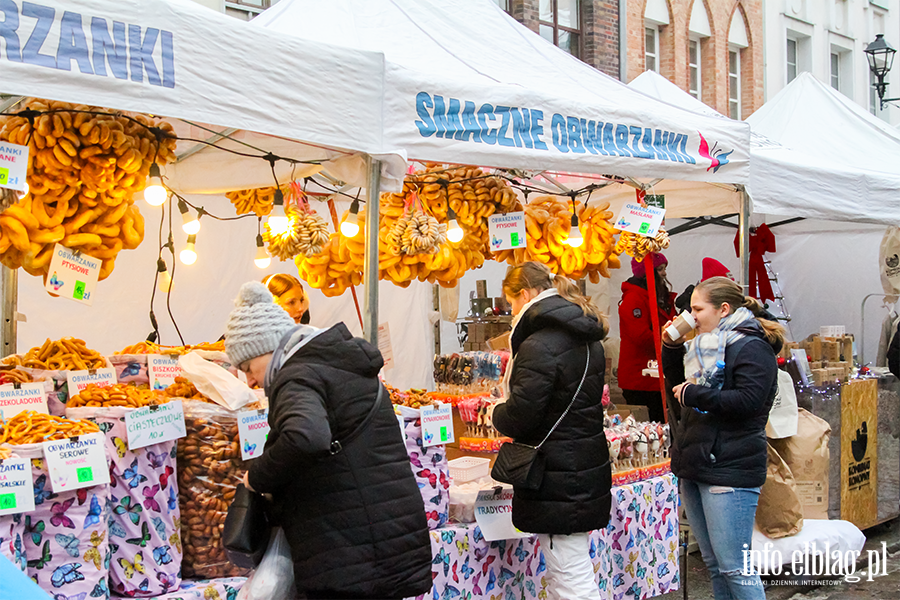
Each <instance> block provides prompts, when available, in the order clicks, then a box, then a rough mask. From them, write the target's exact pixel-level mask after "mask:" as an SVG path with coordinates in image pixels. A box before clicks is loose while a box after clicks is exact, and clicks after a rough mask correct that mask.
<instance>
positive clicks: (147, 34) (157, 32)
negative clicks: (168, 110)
mask: <svg viewBox="0 0 900 600" xmlns="http://www.w3.org/2000/svg"><path fill="white" fill-rule="evenodd" d="M0 15H2V16H3V20H2V21H0V40H2V42H0V50H2V52H0V59H6V60H8V61H10V62H18V63H26V64H31V65H35V66H39V67H46V68H49V69H56V70H59V71H71V70H73V69H78V70H79V71H80V72H81V73H84V74H86V75H97V76H99V77H109V76H110V75H111V76H112V77H115V78H116V79H131V81H134V82H137V83H143V82H144V81H146V82H147V83H149V84H150V85H155V86H161V87H165V88H174V87H175V39H174V38H175V36H174V35H173V34H172V32H171V31H166V30H165V29H157V28H155V27H142V26H140V25H135V24H132V23H122V22H121V21H109V20H108V19H105V18H103V17H97V16H93V15H82V14H81V13H78V12H75V11H71V10H67V11H63V12H62V14H60V11H57V10H56V9H55V8H54V7H52V6H46V5H43V4H38V3H35V2H13V1H12V0H0ZM160 67H161V68H160ZM145 74H146V80H145V78H144V76H145Z"/></svg>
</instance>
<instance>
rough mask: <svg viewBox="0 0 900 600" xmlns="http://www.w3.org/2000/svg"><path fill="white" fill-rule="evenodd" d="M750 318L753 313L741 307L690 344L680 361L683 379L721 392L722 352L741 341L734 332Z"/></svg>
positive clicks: (723, 363) (723, 369)
mask: <svg viewBox="0 0 900 600" xmlns="http://www.w3.org/2000/svg"><path fill="white" fill-rule="evenodd" d="M753 318H754V316H753V313H751V312H750V311H749V310H747V309H746V308H744V307H741V308H739V309H737V310H736V311H734V312H733V313H731V314H730V315H728V316H727V317H724V318H722V320H721V321H719V325H718V326H717V327H716V328H715V329H713V330H712V331H710V332H709V333H701V334H700V335H698V336H697V337H695V338H694V339H693V340H691V342H690V346H688V350H687V354H685V357H684V377H685V379H687V381H689V382H691V383H696V384H697V385H702V386H705V387H711V388H717V389H721V387H722V384H723V383H724V382H725V348H726V347H727V346H728V344H732V343H734V342H736V341H737V340H739V339H741V338H742V337H744V334H743V333H741V332H739V331H735V329H736V328H737V327H739V326H740V325H743V324H744V323H746V322H747V321H749V320H751V319H753Z"/></svg>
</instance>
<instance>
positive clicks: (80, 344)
mask: <svg viewBox="0 0 900 600" xmlns="http://www.w3.org/2000/svg"><path fill="white" fill-rule="evenodd" d="M3 362H4V364H7V365H17V366H23V367H28V368H31V369H43V370H47V371H86V370H88V369H102V368H103V367H105V366H106V359H105V358H104V357H103V356H102V355H101V354H100V353H99V352H97V351H96V350H91V349H90V348H88V347H87V345H86V344H85V343H84V340H80V339H78V338H71V337H66V338H62V339H61V340H57V341H55V342H54V341H51V340H50V338H47V341H45V342H44V344H43V345H42V346H35V347H34V348H32V349H31V350H29V351H28V352H26V353H25V355H24V356H21V357H19V356H7V357H6V358H5V359H3Z"/></svg>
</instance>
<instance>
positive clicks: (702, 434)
mask: <svg viewBox="0 0 900 600" xmlns="http://www.w3.org/2000/svg"><path fill="white" fill-rule="evenodd" d="M761 312H762V306H760V304H759V302H757V301H756V300H754V299H753V298H749V297H745V296H744V293H743V290H742V289H741V286H739V285H738V284H737V283H735V282H734V281H732V280H730V279H727V278H725V277H713V278H710V279H707V280H705V281H702V282H701V283H699V284H698V285H697V287H696V288H694V292H693V294H692V295H691V313H692V314H693V316H694V319H695V320H696V321H697V336H696V337H695V338H694V339H693V340H692V341H691V342H690V344H684V343H676V340H672V339H670V338H669V337H668V335H667V334H666V333H665V329H666V328H665V327H664V328H663V332H664V333H663V352H662V362H663V371H664V374H665V378H666V388H667V390H668V391H669V399H670V400H669V408H670V409H671V410H670V413H671V415H670V420H669V422H670V424H671V426H672V447H671V455H672V472H673V473H675V475H677V476H678V478H679V490H680V494H681V502H682V503H683V504H684V507H685V511H686V513H687V518H688V522H689V523H690V525H691V531H692V532H694V535H695V536H696V538H697V544H698V545H699V546H700V551H701V553H702V554H703V560H704V562H705V563H706V566H707V568H708V569H709V572H710V576H711V578H712V584H713V594H714V595H715V597H716V599H717V600H723V599H731V598H734V599H737V600H745V599H746V600H759V599H762V600H765V593H764V591H763V587H762V582H761V581H760V578H759V575H758V574H756V573H755V572H754V571H752V570H751V571H749V572H745V571H744V550H745V549H749V548H750V543H751V537H752V534H753V522H754V520H755V517H756V505H757V502H758V500H759V490H760V487H761V486H762V485H763V484H764V483H765V481H766V460H767V453H766V433H765V429H766V422H767V421H768V419H769V409H771V408H772V402H773V400H774V399H775V393H776V392H777V390H778V377H777V372H778V365H777V362H776V359H775V354H776V353H777V352H778V351H779V350H780V349H781V346H782V344H783V342H784V329H783V328H782V327H781V325H779V324H777V323H774V322H771V321H766V320H764V319H759V318H757V317H756V316H755V315H758V314H759V313H761Z"/></svg>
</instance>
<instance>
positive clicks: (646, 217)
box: [615, 204, 666, 237]
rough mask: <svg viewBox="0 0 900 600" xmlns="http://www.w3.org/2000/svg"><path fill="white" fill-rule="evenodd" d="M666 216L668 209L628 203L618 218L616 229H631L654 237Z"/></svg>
mask: <svg viewBox="0 0 900 600" xmlns="http://www.w3.org/2000/svg"><path fill="white" fill-rule="evenodd" d="M665 216H666V209H664V208H657V207H655V206H641V205H639V204H626V205H625V206H623V207H622V212H620V213H619V218H618V219H616V225H615V227H616V229H621V230H622V231H630V232H631V233H636V234H638V235H643V236H646V237H654V236H656V234H657V233H659V226H660V225H661V224H662V220H663V218H664V217H665Z"/></svg>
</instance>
